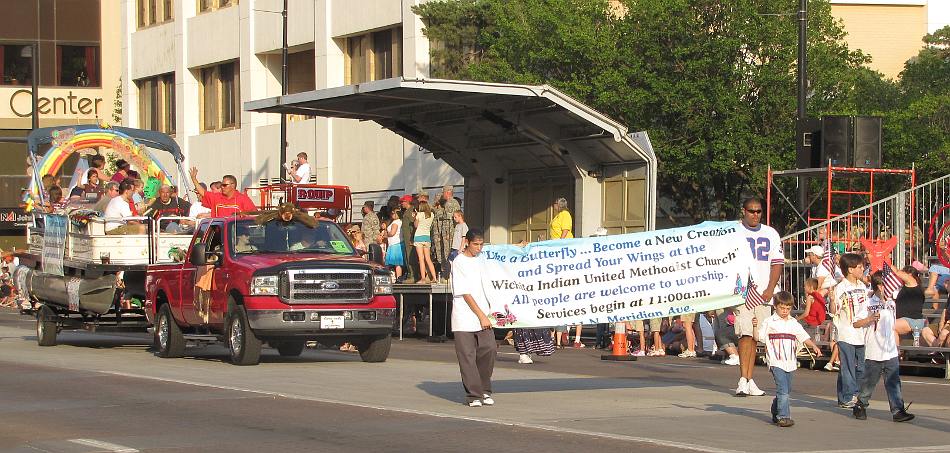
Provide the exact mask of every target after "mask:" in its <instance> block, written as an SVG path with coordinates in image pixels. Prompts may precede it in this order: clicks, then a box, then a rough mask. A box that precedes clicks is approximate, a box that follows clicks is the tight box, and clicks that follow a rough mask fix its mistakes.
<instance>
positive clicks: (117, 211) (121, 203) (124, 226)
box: [102, 181, 145, 234]
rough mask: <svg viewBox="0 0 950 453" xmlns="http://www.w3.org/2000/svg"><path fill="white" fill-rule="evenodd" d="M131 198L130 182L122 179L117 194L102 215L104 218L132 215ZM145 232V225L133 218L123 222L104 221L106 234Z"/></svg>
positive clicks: (119, 217) (122, 217)
mask: <svg viewBox="0 0 950 453" xmlns="http://www.w3.org/2000/svg"><path fill="white" fill-rule="evenodd" d="M131 200H132V184H130V183H128V182H125V181H122V182H120V183H119V196H117V197H115V198H113V199H112V200H110V201H109V204H108V205H107V206H106V210H105V212H104V213H103V214H102V216H103V217H104V218H106V219H124V218H126V217H132V207H131V206H130V205H129V202H130V201H131ZM144 232H145V225H143V224H142V223H141V222H138V221H135V220H129V221H127V222H125V223H123V222H118V221H113V222H106V234H142V233H144Z"/></svg>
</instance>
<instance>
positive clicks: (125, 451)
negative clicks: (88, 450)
mask: <svg viewBox="0 0 950 453" xmlns="http://www.w3.org/2000/svg"><path fill="white" fill-rule="evenodd" d="M69 441H70V442H72V443H74V444H79V445H85V446H87V447H95V448H101V449H102V450H104V451H109V452H113V453H137V452H138V450H136V449H134V448H132V447H126V446H124V445H119V444H113V443H110V442H104V441H101V440H96V439H70V440H69ZM102 450H97V451H102Z"/></svg>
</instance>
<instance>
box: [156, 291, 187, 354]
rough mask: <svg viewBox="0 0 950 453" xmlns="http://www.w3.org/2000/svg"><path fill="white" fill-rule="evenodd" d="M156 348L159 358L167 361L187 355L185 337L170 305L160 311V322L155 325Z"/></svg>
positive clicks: (163, 306)
mask: <svg viewBox="0 0 950 453" xmlns="http://www.w3.org/2000/svg"><path fill="white" fill-rule="evenodd" d="M155 324H156V325H155V346H156V348H157V349H158V356H159V357H164V358H167V359H171V358H179V357H182V356H184V355H185V337H184V335H182V333H181V328H180V327H178V324H177V323H176V322H175V318H174V317H173V316H172V310H171V308H169V307H168V304H164V305H162V308H160V309H159V310H158V322H156V323H155Z"/></svg>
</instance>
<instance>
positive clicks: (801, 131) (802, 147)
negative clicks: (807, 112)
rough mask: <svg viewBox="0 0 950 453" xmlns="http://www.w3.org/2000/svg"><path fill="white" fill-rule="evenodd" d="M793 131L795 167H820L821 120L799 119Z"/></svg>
mask: <svg viewBox="0 0 950 453" xmlns="http://www.w3.org/2000/svg"><path fill="white" fill-rule="evenodd" d="M795 132H796V138H795V150H796V159H795V168H817V167H821V166H822V165H821V120H820V119H818V118H805V119H804V120H800V121H798V122H797V124H796V131H795Z"/></svg>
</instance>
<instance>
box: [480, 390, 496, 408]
mask: <svg viewBox="0 0 950 453" xmlns="http://www.w3.org/2000/svg"><path fill="white" fill-rule="evenodd" d="M482 404H484V405H485V406H494V405H495V400H493V399H492V397H491V395H489V394H487V393H486V394H485V397H484V398H482Z"/></svg>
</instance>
